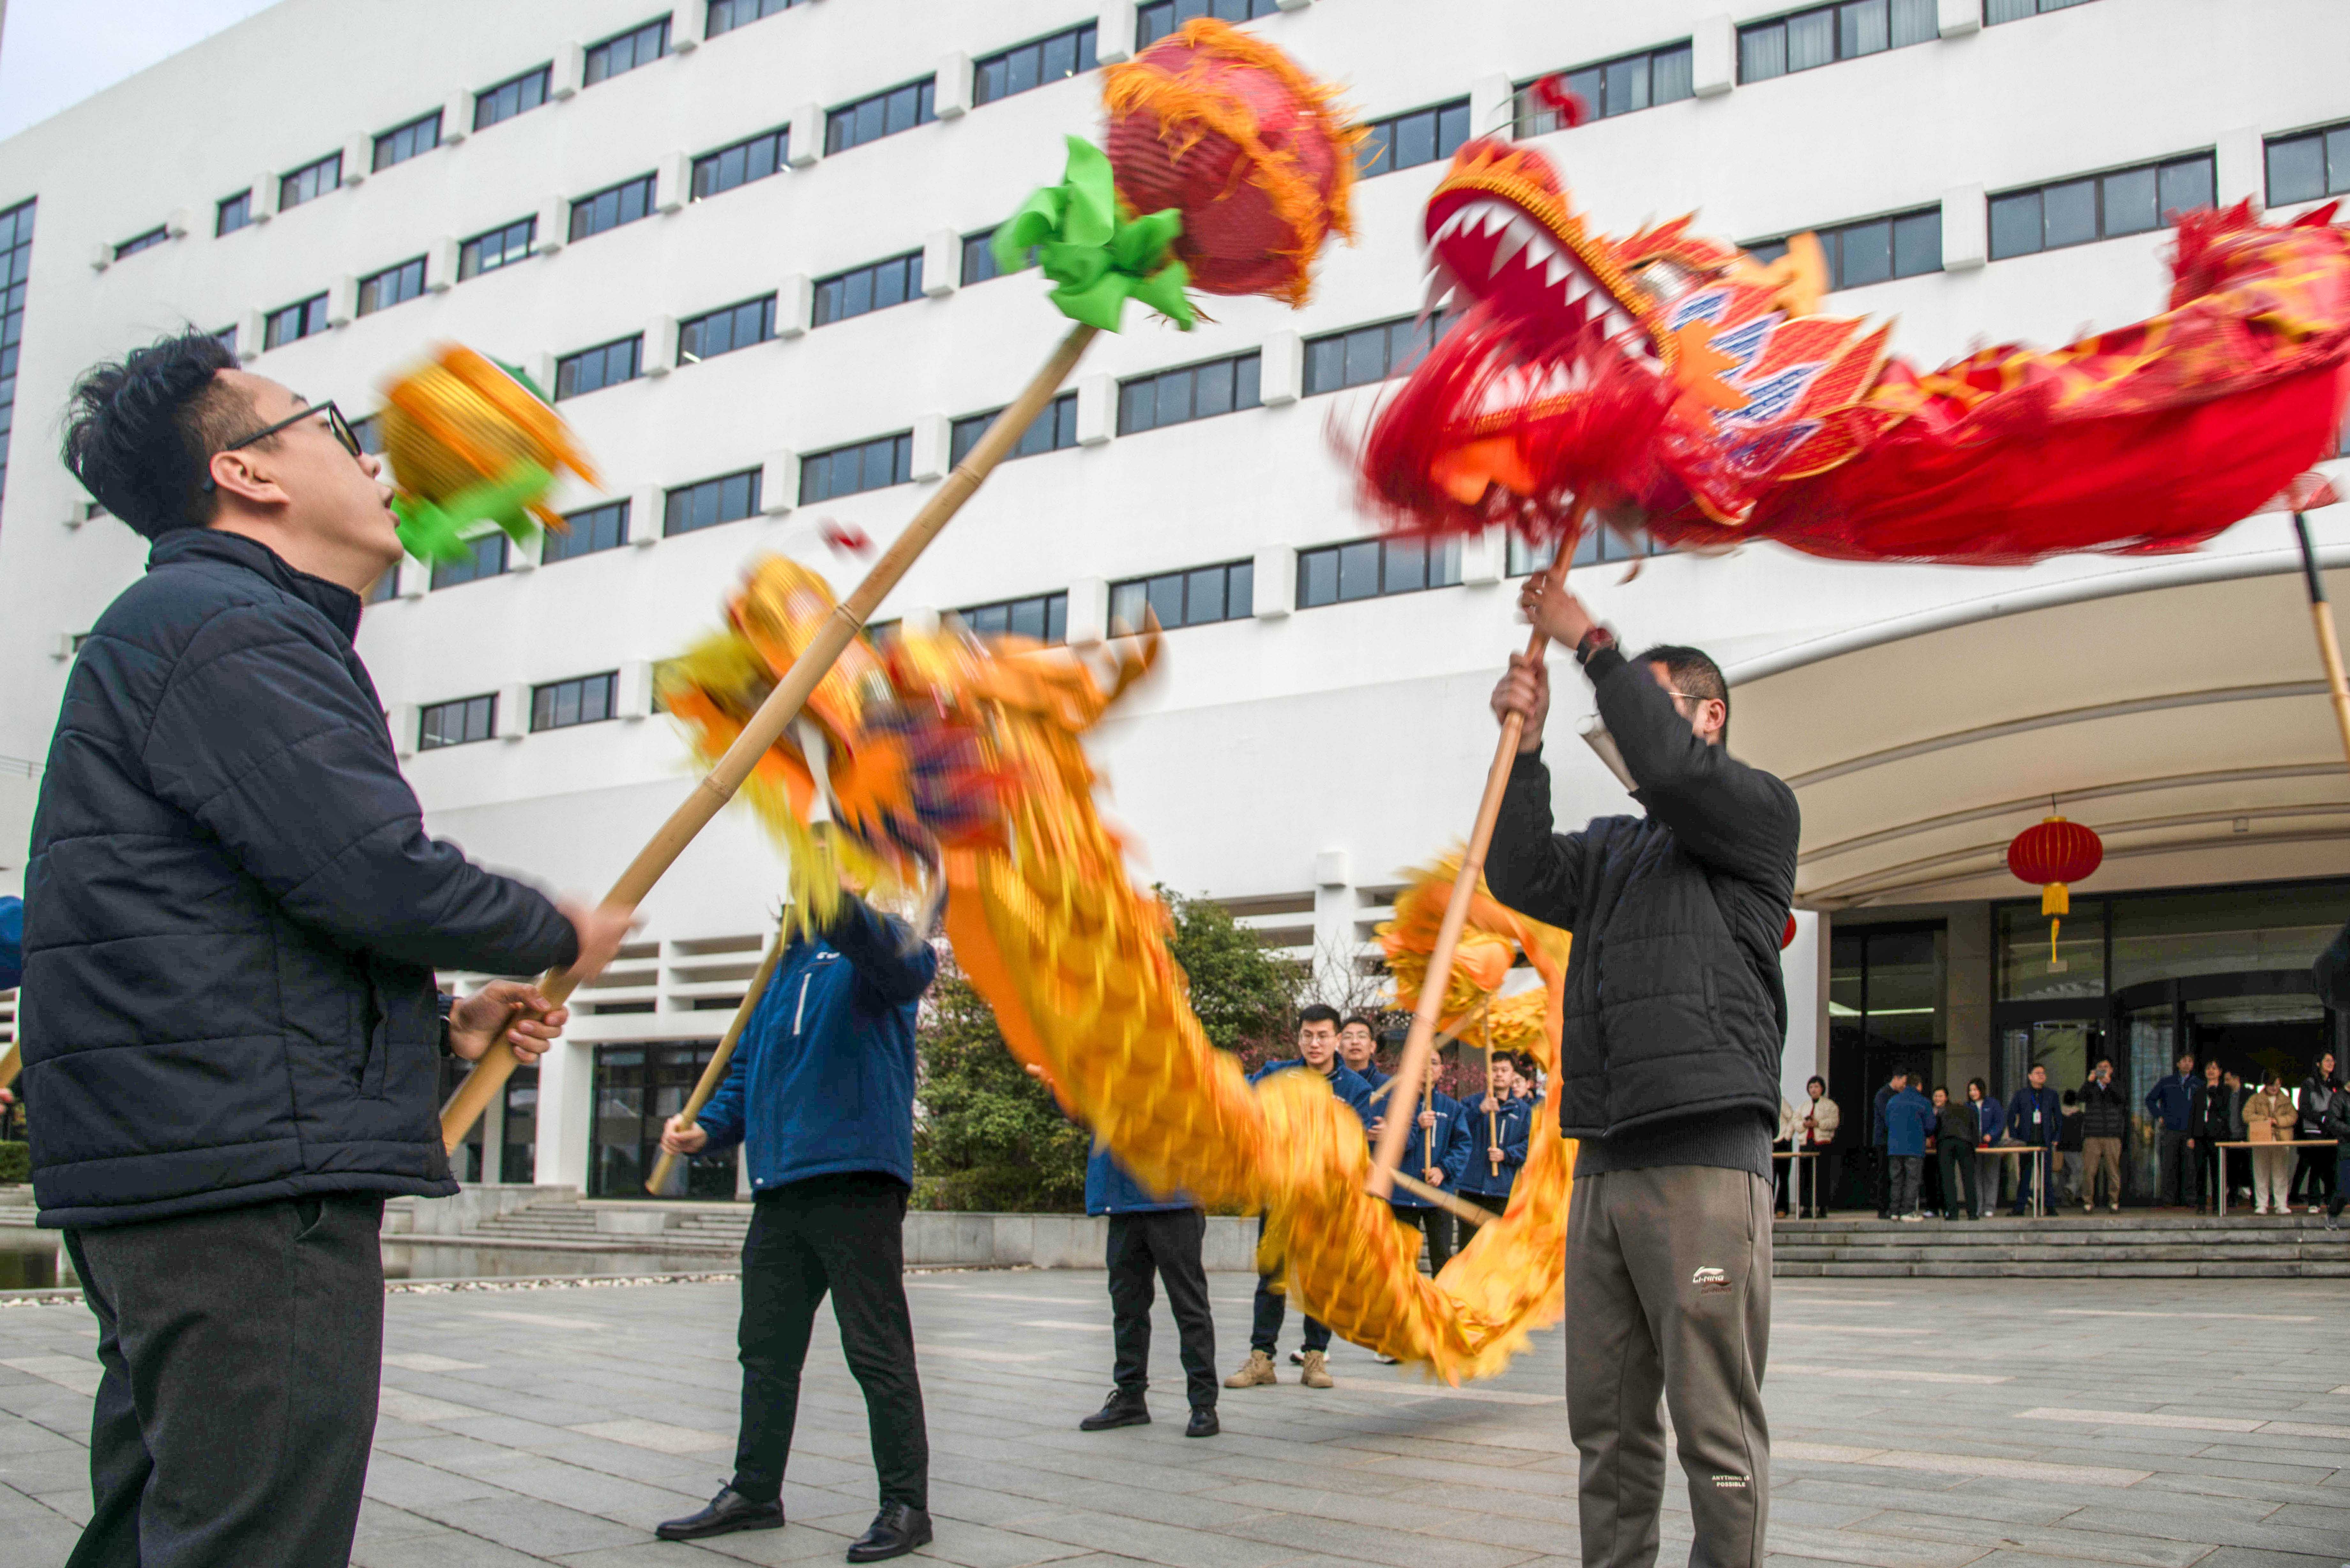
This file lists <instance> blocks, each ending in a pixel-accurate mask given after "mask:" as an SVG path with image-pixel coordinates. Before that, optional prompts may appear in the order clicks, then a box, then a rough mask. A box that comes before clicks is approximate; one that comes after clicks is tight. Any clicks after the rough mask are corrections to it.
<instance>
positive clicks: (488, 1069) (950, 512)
mask: <svg viewBox="0 0 2350 1568" xmlns="http://www.w3.org/2000/svg"><path fill="white" fill-rule="evenodd" d="M1098 330H1099V328H1097V327H1088V326H1084V325H1079V326H1076V327H1071V328H1070V329H1069V335H1068V336H1067V337H1064V338H1062V339H1061V346H1060V347H1059V348H1056V349H1055V350H1054V351H1053V357H1052V358H1050V359H1047V360H1046V361H1045V368H1044V369H1041V370H1039V371H1037V372H1036V375H1035V379H1033V380H1031V381H1030V382H1029V383H1028V386H1027V389H1026V390H1024V391H1023V392H1022V393H1021V394H1020V396H1019V397H1017V398H1015V399H1014V400H1013V401H1012V406H1011V407H1009V408H1007V409H1005V410H1003V412H1002V413H1000V414H998V415H996V416H995V422H994V423H993V424H991V425H989V426H988V427H987V433H986V434H985V435H983V436H982V437H980V438H979V444H978V445H977V446H975V447H973V448H972V450H971V454H970V455H969V456H967V457H965V458H964V459H963V460H962V462H959V463H957V464H956V465H955V470H954V472H952V473H951V474H949V475H947V478H946V483H943V484H941V485H940V486H939V491H938V493H937V494H935V495H933V496H931V499H930V501H929V502H928V504H925V505H924V506H923V507H922V509H921V510H920V512H917V513H916V514H914V520H913V521H912V522H911V523H909V524H906V531H905V532H904V533H902V534H900V535H898V537H897V540H896V542H895V543H893V544H892V545H890V546H889V549H888V551H886V552H885V553H884V554H883V555H882V556H881V558H880V559H879V560H878V561H876V562H874V563H873V569H872V570H871V571H869V572H868V573H866V574H865V580H864V581H863V582H861V583H859V584H858V585H857V590H856V591H855V592H854V593H852V594H850V595H849V596H848V597H847V598H846V599H844V600H842V601H841V602H840V603H838V604H837V605H835V606H833V607H832V614H831V615H829V616H827V618H825V621H824V624H823V625H822V626H821V627H819V628H816V636H815V637H814V638H812V639H809V642H808V646H807V649H806V651H805V652H803V653H802V654H801V655H800V656H799V658H798V659H795V660H794V661H793V664H792V667H791V669H790V670H788V671H786V672H785V675H784V678H783V680H781V681H779V682H777V684H776V686H775V691H772V692H771V693H769V694H768V697H767V700H766V701H764V702H762V703H760V704H759V711H757V712H755V713H754V714H752V715H751V720H750V722H748V723H746V724H744V725H743V732H742V733H741V734H740V735H738V736H736V737H735V738H734V743H733V745H731V746H729V747H727V748H726V754H725V755H724V756H723V757H720V758H719V759H718V762H717V764H716V765H715V766H713V767H712V769H711V770H710V771H709V772H708V773H706V774H703V775H702V782H701V783H700V784H697V785H696V786H695V787H694V790H693V793H692V794H689V795H687V796H686V797H685V799H684V800H683V801H681V803H679V805H678V808H677V809H676V810H675V811H673V812H671V814H670V818H669V820H668V821H667V822H665V823H663V824H661V826H660V831H659V832H658V833H655V834H654V835H653V836H652V839H651V841H650V843H648V844H647V845H646V846H644V847H643V848H642V849H640V850H639V851H638V852H637V857H636V858H635V859H634V860H631V861H630V862H629V868H628V869H627V870H625V871H623V872H621V873H620V878H619V881H617V882H615V883H613V884H612V890H611V891H610V892H608V893H607V894H605V895H604V903H605V905H606V906H607V907H608V908H615V909H634V908H636V907H637V906H638V905H639V904H640V903H642V902H644V898H645V895H646V894H648V893H650V892H651V891H652V888H653V884H654V883H656V882H658V881H660V878H661V873H663V872H665V871H667V870H668V869H669V868H670V867H671V866H672V865H675V864H676V862H677V857H679V856H680V855H681V854H682V853H683V852H684V850H685V846H687V845H689V844H691V843H692V842H693V838H694V836H695V835H696V834H698V833H700V832H701V831H702V829H703V828H704V827H706V826H709V825H710V819H711V818H712V817H713V816H716V815H718V812H719V808H720V807H722V806H723V805H725V804H726V803H727V802H728V801H730V800H732V799H733V798H734V792H735V791H736V790H738V789H741V788H742V787H743V780H744V779H747V778H749V777H750V776H751V770H752V769H753V768H754V767H755V766H757V765H758V762H759V759H760V758H761V757H762V756H764V755H765V754H766V751H767V748H768V747H770V746H772V745H774V744H775V741H776V739H777V738H778V737H780V736H781V735H782V734H783V732H785V730H787V729H789V728H790V727H791V722H792V721H793V720H794V719H795V718H797V717H799V711H800V705H801V704H802V703H804V702H806V701H807V699H808V693H810V692H811V691H815V690H816V683H817V682H818V681H820V680H823V679H824V678H825V675H826V674H827V672H828V671H829V670H831V669H832V666H833V663H834V661H835V660H837V659H839V657H840V655H841V652H842V650H843V649H846V648H847V646H848V645H849V643H850V642H852V641H853V640H855V639H856V637H857V634H858V632H860V631H862V630H864V629H865V621H866V618H867V617H868V616H870V615H871V614H872V613H873V612H874V610H875V609H876V608H878V607H879V606H880V603H881V600H882V599H883V598H884V597H886V596H887V595H888V594H889V590H890V589H891V588H893V587H897V586H898V579H899V578H900V577H902V576H905V575H906V569H907V568H908V567H909V566H912V565H913V564H914V562H915V560H916V558H917V557H919V556H920V555H921V553H922V552H923V550H924V549H926V548H928V547H929V545H930V543H931V540H932V539H935V538H937V537H938V535H939V531H940V530H941V529H942V528H944V527H945V526H946V525H947V524H948V523H949V521H951V519H952V518H953V516H954V514H956V513H957V512H959V511H961V510H962V504H963V503H964V502H966V501H968V500H970V499H971V497H972V492H974V491H976V490H977V489H978V488H979V486H980V483H981V481H983V480H984V479H985V478H986V477H987V476H988V474H989V472H991V471H993V469H994V467H995V465H996V464H997V463H999V462H1003V457H1004V454H1005V453H1007V452H1010V451H1011V450H1012V449H1013V447H1014V446H1015V445H1016V444H1018V442H1019V441H1020V438H1021V437H1022V436H1024V435H1025V434H1026V433H1027V431H1028V427H1029V426H1030V425H1031V424H1033V423H1035V420H1036V416H1037V415H1038V414H1040V413H1042V412H1044V411H1045V405H1046V404H1047V403H1049V402H1051V401H1052V400H1053V398H1054V395H1055V393H1057V392H1059V391H1060V389H1061V383H1062V382H1064V381H1066V380H1067V379H1069V372H1070V371H1071V370H1073V369H1076V363H1077V359H1078V358H1079V357H1080V356H1082V355H1083V354H1084V353H1085V351H1086V346H1087V344H1089V343H1091V342H1092V341H1093V340H1094V335H1095V333H1096V332H1097V331H1098ZM571 987H572V982H571V979H570V977H569V975H568V974H567V973H565V972H564V971H559V970H550V971H548V972H547V973H546V974H545V975H543V976H541V977H540V979H539V984H538V989H539V991H540V992H542V993H543V994H544V995H545V996H546V999H547V1001H549V1002H557V1003H559V1002H562V1001H563V1000H564V999H565V998H567V997H568V996H569V995H570V994H571ZM514 1070H515V1058H514V1051H513V1050H512V1048H511V1047H509V1046H508V1045H507V1044H506V1042H505V1041H504V1040H500V1041H499V1042H498V1043H497V1044H494V1045H493V1046H491V1047H490V1048H489V1050H488V1051H487V1052H486V1053H484V1054H483V1056H482V1059H481V1060H480V1061H478V1062H476V1063H474V1064H473V1071H472V1072H471V1073H469V1074H467V1075H466V1076H465V1081H464V1082H463V1083H462V1084H460V1085H457V1092H456V1093H455V1094H453V1095H452V1096H449V1103H448V1105H446V1106H443V1107H442V1111H441V1141H442V1143H443V1144H445V1145H447V1146H448V1147H449V1149H450V1150H451V1151H452V1153H453V1152H454V1151H455V1149H456V1147H457V1146H458V1145H459V1144H461V1143H463V1142H464V1140H465V1135H466V1134H468V1133H470V1132H472V1131H473V1124H474V1123H475V1122H477V1121H479V1120H481V1118H482V1112H483V1111H484V1110H485V1109H487V1108H488V1106H489V1103H490V1096H493V1095H494V1094H496V1093H497V1092H498V1090H499V1088H500V1087H502V1086H503V1085H504V1083H505V1081H506V1079H507V1078H508V1077H509V1076H510V1075H512V1074H513V1073H514Z"/></svg>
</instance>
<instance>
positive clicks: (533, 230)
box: [457, 213, 538, 283]
mask: <svg viewBox="0 0 2350 1568" xmlns="http://www.w3.org/2000/svg"><path fill="white" fill-rule="evenodd" d="M516 229H520V230H522V231H523V236H522V249H520V250H519V251H517V250H515V249H513V248H511V246H509V244H507V242H508V241H509V240H510V239H512V237H513V235H514V232H515V230H516ZM493 239H494V240H496V241H497V242H498V259H497V260H495V261H494V262H490V263H488V264H487V265H484V263H483V261H482V255H483V251H482V246H483V244H484V242H485V241H488V240H493ZM536 254H538V214H537V213H532V214H531V215H530V216H529V217H526V218H516V219H515V221H514V222H512V223H500V224H499V225H498V226H497V227H496V228H494V229H484V230H483V231H482V232H481V233H480V234H475V235H473V236H472V237H471V238H469V239H466V240H463V241H460V242H459V244H458V245H457V281H458V282H459V283H463V282H465V281H467V280H468V279H471V278H476V277H484V276H487V275H489V274H491V273H494V272H503V271H504V270H505V269H506V268H507V267H510V266H512V265H515V263H516V262H520V261H528V260H529V259H530V258H531V257H532V256H534V255H536Z"/></svg>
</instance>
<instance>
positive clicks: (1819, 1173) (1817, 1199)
mask: <svg viewBox="0 0 2350 1568" xmlns="http://www.w3.org/2000/svg"><path fill="white" fill-rule="evenodd" d="M1804 1094H1805V1095H1806V1096H1809V1097H1808V1098H1807V1099H1806V1100H1805V1101H1804V1110H1803V1115H1802V1116H1800V1117H1799V1118H1798V1120H1797V1123H1796V1141H1797V1143H1798V1144H1799V1145H1800V1146H1801V1147H1804V1148H1807V1149H1810V1150H1812V1151H1813V1153H1814V1157H1815V1158H1811V1159H1799V1160H1797V1161H1796V1162H1795V1163H1796V1165H1798V1166H1800V1167H1801V1170H1800V1171H1799V1172H1798V1173H1797V1179H1798V1182H1799V1185H1798V1187H1797V1189H1796V1192H1795V1197H1796V1199H1797V1202H1798V1205H1799V1207H1800V1208H1801V1209H1802V1210H1803V1213H1802V1215H1801V1216H1800V1217H1801V1218H1803V1219H1805V1220H1813V1219H1818V1220H1825V1219H1826V1218H1827V1217H1828V1194H1829V1193H1831V1192H1834V1191H1835V1189H1836V1177H1837V1176H1838V1175H1839V1174H1841V1173H1840V1172H1839V1171H1838V1170H1837V1168H1836V1165H1837V1156H1836V1152H1835V1136H1836V1128H1837V1127H1840V1126H1842V1125H1843V1122H1844V1113H1843V1112H1842V1111H1840V1110H1838V1109H1837V1108H1836V1103H1835V1101H1834V1100H1832V1099H1829V1098H1828V1084H1827V1080H1826V1079H1825V1078H1821V1077H1817V1076H1814V1077H1812V1078H1808V1079H1806V1080H1804ZM1822 1167H1825V1169H1822ZM1801 1183H1808V1184H1809V1185H1800V1184H1801Z"/></svg>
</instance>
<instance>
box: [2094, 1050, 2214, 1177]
mask: <svg viewBox="0 0 2350 1568" xmlns="http://www.w3.org/2000/svg"><path fill="white" fill-rule="evenodd" d="M2098 1065H2099V1066H2102V1067H2105V1068H2106V1072H2107V1075H2109V1076H2110V1075H2111V1073H2112V1067H2111V1064H2107V1063H2102V1062H2101V1063H2099V1064H2098ZM2232 1109H2233V1096H2230V1093H2229V1091H2228V1085H2226V1084H2224V1083H2222V1082H2220V1058H2218V1057H2217V1056H2213V1057H2211V1058H2210V1059H2209V1060H2208V1061H2206V1062H2205V1063H2204V1064H2203V1076H2202V1077H2200V1078H2199V1079H2197V1080H2196V1083H2195V1098H2194V1101H2193V1104H2192V1105H2191V1106H2189V1110H2188V1113H2187V1132H2188V1136H2189V1137H2191V1138H2192V1139H2193V1140H2194V1143H2195V1173H2196V1174H2195V1184H2196V1188H2197V1199H2196V1207H2197V1208H2199V1209H2209V1210H2211V1211H2212V1212H2213V1213H2217V1212H2218V1211H2219V1209H2220V1194H2222V1193H2223V1192H2225V1191H2226V1190H2227V1181H2228V1161H2227V1158H2226V1156H2227V1153H2228V1151H2227V1150H2226V1149H2224V1148H2221V1147H2220V1145H2221V1144H2223V1143H2226V1142H2227V1141H2228V1140H2229V1139H2230V1138H2231V1137H2234V1136H2235V1126H2234V1121H2235V1118H2234V1117H2233V1116H2232V1115H2231V1114H2230V1112H2231V1111H2232ZM2207 1188H2208V1189H2210V1202H2208V1203H2206V1202H2204V1201H2203V1199H2202V1197H2201V1193H2202V1190H2203V1189H2207ZM2086 1206H2087V1195H2086V1194H2083V1207H2086ZM2115 1207H2116V1208H2118V1207H2120V1206H2119V1205H2118V1204H2116V1206H2115Z"/></svg>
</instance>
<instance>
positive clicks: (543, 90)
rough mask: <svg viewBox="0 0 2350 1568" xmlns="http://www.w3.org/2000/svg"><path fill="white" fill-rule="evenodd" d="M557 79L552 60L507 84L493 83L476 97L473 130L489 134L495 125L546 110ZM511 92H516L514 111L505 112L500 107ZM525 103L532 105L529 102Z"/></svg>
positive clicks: (520, 74)
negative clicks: (550, 90) (508, 92)
mask: <svg viewBox="0 0 2350 1568" xmlns="http://www.w3.org/2000/svg"><path fill="white" fill-rule="evenodd" d="M554 77H555V62H554V61H552V60H549V61H548V62H547V63H546V64H545V65H543V66H533V67H531V68H530V69H528V70H526V71H520V72H517V73H516V74H515V75H513V76H510V77H508V78H505V80H504V81H500V82H492V83H491V84H490V85H489V86H488V87H485V88H483V89H482V90H481V91H479V92H477V93H475V94H474V95H473V129H474V130H477V131H481V130H489V128H490V127H492V126H494V125H504V123H505V122H506V121H507V120H509V119H515V118H516V117H518V116H521V115H525V114H528V113H529V112H530V111H531V110H532V109H545V108H546V106H547V104H548V103H549V102H550V101H551V99H550V98H549V96H548V95H549V89H551V88H553V87H554V85H555V82H554ZM508 88H512V89H514V107H513V108H511V109H502V108H500V107H499V104H500V99H501V95H503V94H504V93H505V91H506V90H507V89H508ZM525 99H528V100H529V101H528V102H525V101H524V100H525Z"/></svg>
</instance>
